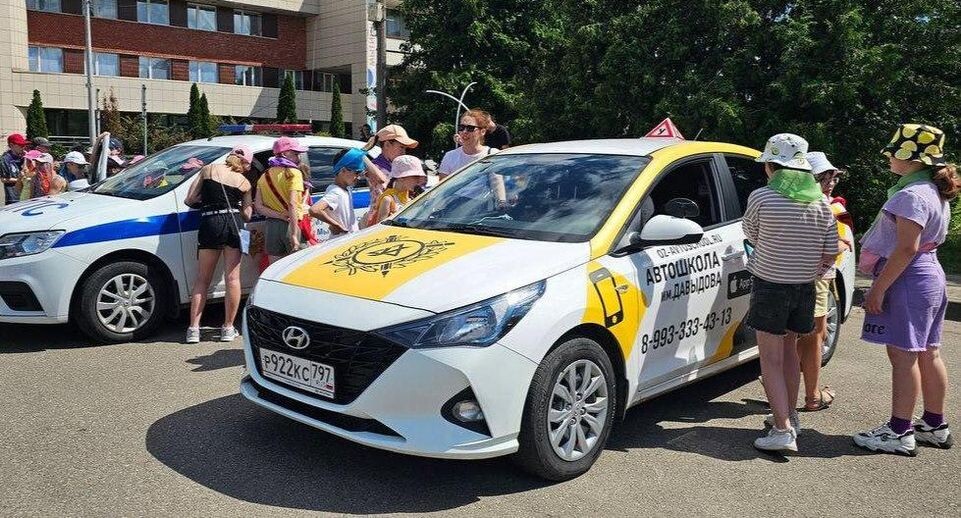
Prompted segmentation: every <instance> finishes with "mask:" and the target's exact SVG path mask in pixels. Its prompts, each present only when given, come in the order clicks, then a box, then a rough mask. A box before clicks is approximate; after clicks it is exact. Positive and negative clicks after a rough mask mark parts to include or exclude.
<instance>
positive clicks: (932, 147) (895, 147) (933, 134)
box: [881, 124, 947, 166]
mask: <svg viewBox="0 0 961 518" xmlns="http://www.w3.org/2000/svg"><path fill="white" fill-rule="evenodd" d="M881 154H883V155H885V156H888V157H894V158H899V159H901V160H910V161H912V162H921V163H922V164H926V165H933V166H942V165H945V164H947V162H945V161H944V132H943V131H941V130H939V129H938V128H935V127H934V126H928V125H925V124H902V125H901V127H899V128H898V130H897V131H896V132H895V133H894V136H893V137H891V142H890V143H888V145H887V146H885V148H884V149H883V150H881Z"/></svg>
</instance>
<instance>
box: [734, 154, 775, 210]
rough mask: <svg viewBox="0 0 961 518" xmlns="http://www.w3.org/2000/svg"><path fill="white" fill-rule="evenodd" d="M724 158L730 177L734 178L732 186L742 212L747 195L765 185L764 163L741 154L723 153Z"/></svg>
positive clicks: (745, 204) (745, 206) (745, 205)
mask: <svg viewBox="0 0 961 518" xmlns="http://www.w3.org/2000/svg"><path fill="white" fill-rule="evenodd" d="M724 160H725V161H726V162H727V167H728V170H729V172H730V173H731V179H732V180H734V188H735V190H737V198H738V201H739V202H740V204H741V212H742V213H743V212H744V210H745V209H746V208H747V197H748V196H750V195H751V193H752V192H754V190H756V189H759V188H761V187H764V186H765V185H767V175H765V174H764V164H761V163H758V162H755V161H754V160H753V159H750V158H746V157H742V156H732V155H725V156H724Z"/></svg>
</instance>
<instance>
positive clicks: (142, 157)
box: [130, 155, 146, 164]
mask: <svg viewBox="0 0 961 518" xmlns="http://www.w3.org/2000/svg"><path fill="white" fill-rule="evenodd" d="M144 158H146V157H145V156H143V155H134V156H133V157H132V158H131V159H130V163H131V164H136V163H137V162H139V161H141V160H143V159H144Z"/></svg>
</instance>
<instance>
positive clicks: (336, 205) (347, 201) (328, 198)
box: [310, 148, 364, 237]
mask: <svg viewBox="0 0 961 518" xmlns="http://www.w3.org/2000/svg"><path fill="white" fill-rule="evenodd" d="M333 169H334V171H337V175H336V176H334V183H332V184H330V186H328V187H327V190H326V191H324V195H323V196H321V198H320V199H319V200H317V203H315V204H313V205H312V206H311V207H310V215H311V216H312V217H315V218H317V219H319V220H321V221H323V222H324V223H327V226H328V227H330V233H331V235H332V236H333V237H337V236H339V235H343V234H348V233H351V232H357V231H358V230H360V227H359V226H358V224H357V216H355V215H354V199H353V192H352V191H353V187H354V184H355V183H357V179H358V178H360V175H362V174H364V152H363V151H362V150H360V149H355V148H352V149H348V150H346V151H345V152H343V153H342V154H341V155H340V156H339V157H338V158H337V159H336V160H335V161H334V167H333Z"/></svg>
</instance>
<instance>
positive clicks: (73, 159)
mask: <svg viewBox="0 0 961 518" xmlns="http://www.w3.org/2000/svg"><path fill="white" fill-rule="evenodd" d="M63 161H64V162H70V163H73V164H77V165H89V164H87V159H86V158H84V157H83V153H81V152H79V151H71V152H69V153H67V156H65V157H63Z"/></svg>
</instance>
